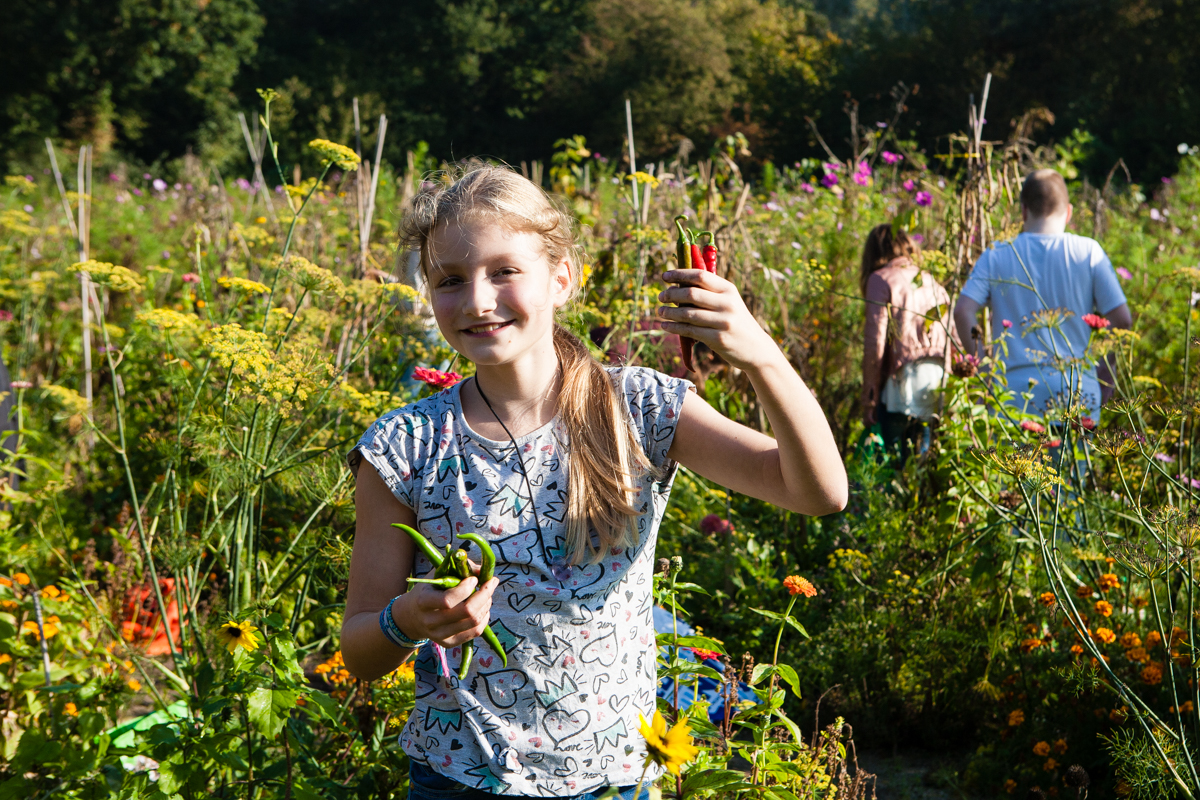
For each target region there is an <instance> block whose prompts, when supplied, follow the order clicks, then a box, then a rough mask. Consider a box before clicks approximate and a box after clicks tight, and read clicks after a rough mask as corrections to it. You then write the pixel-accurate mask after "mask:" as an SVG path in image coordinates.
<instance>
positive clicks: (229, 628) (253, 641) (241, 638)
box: [217, 620, 259, 653]
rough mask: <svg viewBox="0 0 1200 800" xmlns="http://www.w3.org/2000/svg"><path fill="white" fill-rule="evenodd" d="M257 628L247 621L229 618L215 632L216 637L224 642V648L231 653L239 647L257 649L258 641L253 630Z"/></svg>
mask: <svg viewBox="0 0 1200 800" xmlns="http://www.w3.org/2000/svg"><path fill="white" fill-rule="evenodd" d="M256 630H258V628H256V627H254V626H253V625H251V624H250V623H249V622H234V621H233V620H229V622H226V623H225V624H224V625H222V626H221V629H220V631H218V632H217V638H219V639H220V640H221V641H222V642H224V643H225V648H226V649H227V650H228V651H229V652H230V653H232V652H233V651H235V650H237V649H238V648H239V647H244V648H246V649H247V650H257V649H258V645H259V641H258V637H257V636H255V635H254V632H255V631H256Z"/></svg>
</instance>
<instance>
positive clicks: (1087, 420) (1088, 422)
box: [1079, 417, 1096, 431]
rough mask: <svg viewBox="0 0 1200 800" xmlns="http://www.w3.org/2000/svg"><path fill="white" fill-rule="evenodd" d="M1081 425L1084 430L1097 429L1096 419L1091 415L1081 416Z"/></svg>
mask: <svg viewBox="0 0 1200 800" xmlns="http://www.w3.org/2000/svg"><path fill="white" fill-rule="evenodd" d="M1079 426H1080V427H1081V428H1083V429H1084V430H1089V431H1094V430H1096V420H1094V419H1092V418H1091V417H1081V418H1080V420H1079Z"/></svg>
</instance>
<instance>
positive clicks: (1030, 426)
mask: <svg viewBox="0 0 1200 800" xmlns="http://www.w3.org/2000/svg"><path fill="white" fill-rule="evenodd" d="M1021 427H1022V428H1024V429H1025V430H1027V431H1029V432H1030V433H1045V432H1046V426H1045V425H1042V424H1040V423H1037V422H1034V421H1033V420H1031V419H1026V420H1021Z"/></svg>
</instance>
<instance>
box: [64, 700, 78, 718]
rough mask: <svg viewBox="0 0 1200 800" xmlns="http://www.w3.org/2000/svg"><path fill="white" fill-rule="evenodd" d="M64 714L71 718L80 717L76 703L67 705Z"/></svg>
mask: <svg viewBox="0 0 1200 800" xmlns="http://www.w3.org/2000/svg"><path fill="white" fill-rule="evenodd" d="M63 713H64V714H66V715H67V716H69V717H78V716H79V709H78V708H76V707H75V704H74V703H67V704H66V705H65V706H63Z"/></svg>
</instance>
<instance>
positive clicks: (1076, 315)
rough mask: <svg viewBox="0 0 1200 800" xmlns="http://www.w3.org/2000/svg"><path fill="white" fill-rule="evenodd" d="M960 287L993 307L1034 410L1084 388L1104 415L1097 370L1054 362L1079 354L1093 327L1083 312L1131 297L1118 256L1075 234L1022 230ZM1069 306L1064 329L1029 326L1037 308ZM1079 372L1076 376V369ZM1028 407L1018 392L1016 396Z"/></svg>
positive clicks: (1014, 383)
mask: <svg viewBox="0 0 1200 800" xmlns="http://www.w3.org/2000/svg"><path fill="white" fill-rule="evenodd" d="M962 293H963V294H964V295H965V296H967V297H969V298H971V299H972V300H974V301H975V302H977V303H979V304H980V305H988V306H990V307H991V310H992V339H993V340H997V339H999V338H1000V336H1001V335H1002V334H1004V333H1005V328H1004V322H1005V321H1006V320H1007V321H1009V322H1011V323H1012V327H1011V328H1010V329H1008V334H1009V337H1008V355H1007V357H1006V358H1005V359H1004V361H1005V365H1006V367H1007V368H1008V385H1009V388H1010V389H1012V390H1014V391H1016V392H1017V393H1018V394H1019V393H1020V392H1024V391H1027V389H1028V385H1029V379H1030V378H1033V379H1035V380H1036V381H1037V384H1036V385H1035V386H1034V387H1033V394H1034V399H1033V401H1032V402H1031V403H1030V406H1029V410H1030V411H1043V410H1045V408H1046V406H1047V404H1048V403H1049V401H1050V400H1051V398H1053V397H1055V396H1057V395H1059V394H1063V393H1067V394H1069V393H1070V391H1071V390H1073V389H1075V390H1079V391H1080V392H1081V393H1082V396H1083V399H1084V402H1086V403H1087V404H1088V406H1089V407H1090V409H1091V417H1092V419H1095V420H1099V419H1100V384H1099V382H1098V381H1097V380H1096V371H1095V369H1093V368H1084V367H1083V366H1082V364H1079V365H1077V366H1074V367H1073V368H1072V367H1070V366H1068V367H1067V369H1068V372H1067V373H1066V374H1064V373H1063V372H1062V371H1061V370H1060V368H1059V367H1057V366H1056V365H1055V364H1056V360H1059V359H1065V360H1068V361H1070V360H1072V359H1081V358H1082V357H1083V355H1084V352H1085V351H1086V350H1087V344H1088V339H1089V338H1090V337H1091V333H1092V331H1091V328H1089V327H1088V325H1087V323H1086V322H1084V321H1083V315H1084V314H1092V313H1097V314H1101V315H1104V314H1107V313H1109V312H1110V311H1112V310H1113V309H1114V308H1117V307H1118V306H1121V305H1123V304H1124V303H1125V293H1124V292H1123V291H1121V285H1120V283H1118V281H1117V275H1116V273H1115V272H1114V271H1113V266H1112V262H1110V261H1109V260H1108V256H1107V255H1106V254H1105V253H1104V249H1103V248H1102V247H1101V246H1100V244H1099V243H1098V242H1097V241H1096V240H1094V239H1089V238H1087V237H1086V236H1076V235H1075V234H1073V233H1051V234H1046V233H1022V234H1020V235H1019V236H1017V238H1016V239H1014V240H1013V241H1012V242H1001V243H999V244H997V245H996V246H995V247H993V248H992V249H990V250H987V251H985V252H984V253H983V255H981V256H980V257H979V261H977V262H976V263H975V268H974V269H973V270H972V271H971V277H970V278H968V279H967V283H966V285H965V286H963V289H962ZM1056 308H1063V309H1066V310H1068V311H1069V312H1071V313H1070V314H1069V315H1068V316H1067V317H1066V318H1065V319H1064V320H1062V322H1061V324H1060V325H1059V327H1058V329H1057V330H1055V329H1051V328H1046V327H1039V326H1038V325H1036V324H1033V325H1031V323H1033V322H1034V320H1035V314H1036V312H1039V311H1045V310H1049V309H1056ZM1072 373H1073V374H1072ZM1015 403H1016V404H1017V405H1023V404H1024V400H1022V399H1021V398H1020V397H1018V398H1017V400H1016V401H1015Z"/></svg>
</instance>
